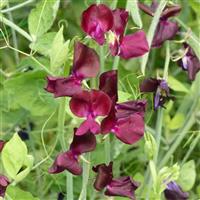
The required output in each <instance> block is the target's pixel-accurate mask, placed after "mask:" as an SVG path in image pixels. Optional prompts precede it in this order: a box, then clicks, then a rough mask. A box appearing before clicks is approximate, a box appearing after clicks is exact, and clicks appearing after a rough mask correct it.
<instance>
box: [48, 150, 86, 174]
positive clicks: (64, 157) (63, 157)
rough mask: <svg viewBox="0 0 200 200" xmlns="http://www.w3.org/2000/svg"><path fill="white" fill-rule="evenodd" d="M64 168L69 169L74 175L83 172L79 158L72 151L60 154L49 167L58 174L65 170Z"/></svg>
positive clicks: (51, 172) (51, 171)
mask: <svg viewBox="0 0 200 200" xmlns="http://www.w3.org/2000/svg"><path fill="white" fill-rule="evenodd" d="M64 170H68V171H69V172H71V173H72V174H74V175H81V174H82V167H81V165H80V164H79V163H78V160H77V158H76V156H75V155H74V154H73V153H72V151H67V152H64V153H61V154H59V155H58V156H57V157H56V159H55V161H54V163H53V165H52V166H51V168H50V169H49V173H50V174H57V173H60V172H63V171H64Z"/></svg>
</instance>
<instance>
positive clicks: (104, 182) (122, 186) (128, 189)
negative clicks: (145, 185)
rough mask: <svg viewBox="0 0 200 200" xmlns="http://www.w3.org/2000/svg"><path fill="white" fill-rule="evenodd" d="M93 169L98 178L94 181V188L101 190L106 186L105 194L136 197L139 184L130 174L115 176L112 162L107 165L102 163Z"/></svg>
mask: <svg viewBox="0 0 200 200" xmlns="http://www.w3.org/2000/svg"><path fill="white" fill-rule="evenodd" d="M93 171H94V172H96V173H97V177H96V180H95V182H94V188H95V189H96V190H98V191H101V190H103V189H104V188H105V195H107V196H121V197H129V198H130V199H135V194H134V192H135V190H136V189H137V188H138V186H139V184H138V183H137V182H135V181H133V180H132V179H131V178H130V177H129V176H124V177H120V178H117V179H114V178H113V172H112V162H110V163H109V165H108V166H107V165H106V164H100V165H97V166H96V167H93Z"/></svg>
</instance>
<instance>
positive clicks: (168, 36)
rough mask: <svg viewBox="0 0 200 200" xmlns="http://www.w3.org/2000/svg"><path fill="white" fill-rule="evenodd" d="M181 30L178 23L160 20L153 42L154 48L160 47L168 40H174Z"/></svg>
mask: <svg viewBox="0 0 200 200" xmlns="http://www.w3.org/2000/svg"><path fill="white" fill-rule="evenodd" d="M178 30H179V27H178V24H177V23H176V22H171V21H169V20H160V21H159V23H158V25H157V28H156V31H155V35H154V38H153V42H152V47H153V48H155V47H160V46H161V45H162V44H163V43H164V42H165V41H166V40H172V39H173V38H174V37H175V36H176V34H177V32H178Z"/></svg>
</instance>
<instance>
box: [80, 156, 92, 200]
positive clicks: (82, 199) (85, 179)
mask: <svg viewBox="0 0 200 200" xmlns="http://www.w3.org/2000/svg"><path fill="white" fill-rule="evenodd" d="M85 158H86V160H88V161H90V153H86V154H85ZM89 172H90V164H89V163H86V162H83V179H82V190H81V194H80V196H79V200H87V185H88V180H89Z"/></svg>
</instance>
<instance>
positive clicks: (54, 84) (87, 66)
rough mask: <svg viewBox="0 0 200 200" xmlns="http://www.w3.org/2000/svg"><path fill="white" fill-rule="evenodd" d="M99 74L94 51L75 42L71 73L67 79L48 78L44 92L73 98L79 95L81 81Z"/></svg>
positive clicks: (97, 58) (97, 60) (97, 59)
mask: <svg viewBox="0 0 200 200" xmlns="http://www.w3.org/2000/svg"><path fill="white" fill-rule="evenodd" d="M98 72H99V57H98V55H97V53H96V51H95V50H94V49H92V48H89V47H87V46H86V45H84V44H82V43H80V42H76V43H75V47H74V61H73V67H72V73H71V75H70V76H69V77H52V76H48V77H47V81H48V84H47V86H46V88H45V90H46V91H48V92H50V93H53V94H54V96H55V97H62V96H73V95H74V94H77V93H79V92H80V91H81V90H82V89H81V82H82V80H83V79H86V78H92V77H95V76H96V75H97V74H98Z"/></svg>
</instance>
